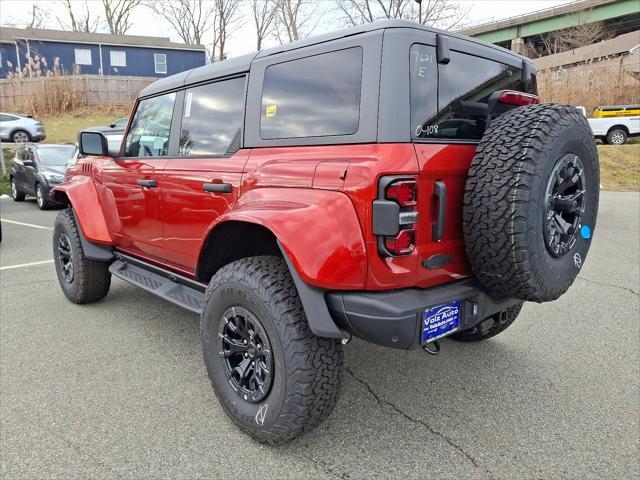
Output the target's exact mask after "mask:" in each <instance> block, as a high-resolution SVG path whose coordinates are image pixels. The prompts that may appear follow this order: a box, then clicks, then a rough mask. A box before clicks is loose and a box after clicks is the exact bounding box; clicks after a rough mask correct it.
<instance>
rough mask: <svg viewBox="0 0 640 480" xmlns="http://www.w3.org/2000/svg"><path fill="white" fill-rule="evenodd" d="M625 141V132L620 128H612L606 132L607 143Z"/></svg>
mask: <svg viewBox="0 0 640 480" xmlns="http://www.w3.org/2000/svg"><path fill="white" fill-rule="evenodd" d="M626 141H627V132H625V131H624V130H623V129H621V128H614V129H613V130H611V131H610V132H609V133H607V143H608V144H609V145H623V144H625V143H626Z"/></svg>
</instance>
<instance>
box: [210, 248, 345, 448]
mask: <svg viewBox="0 0 640 480" xmlns="http://www.w3.org/2000/svg"><path fill="white" fill-rule="evenodd" d="M232 306H241V307H243V308H247V309H248V310H250V311H252V312H253V313H254V314H255V316H256V317H257V318H258V319H259V321H260V322H261V324H262V325H263V327H264V329H265V331H266V332H267V336H268V337H269V341H270V343H271V348H272V351H273V361H274V372H273V380H272V385H271V388H270V390H269V392H268V394H267V396H266V397H264V399H262V400H261V401H260V402H258V403H251V402H249V401H246V400H244V399H243V398H242V397H241V396H240V395H239V394H238V392H237V391H236V390H234V389H233V388H232V386H231V385H230V382H229V381H228V377H227V370H226V367H225V366H224V360H223V359H222V356H221V355H220V347H219V344H218V339H217V336H218V331H219V330H218V329H219V326H220V322H222V321H224V320H223V319H222V315H223V312H225V311H227V310H228V309H229V308H230V307H232ZM200 334H201V338H202V347H203V354H204V362H205V365H206V368H207V372H208V375H209V379H210V381H211V385H212V386H213V390H214V392H215V394H216V396H217V397H218V400H219V401H220V403H221V405H222V407H223V408H224V410H225V412H226V413H227V414H228V415H229V417H230V418H231V419H232V420H233V422H234V423H235V424H236V425H238V427H240V429H242V430H243V431H245V432H246V433H248V434H249V435H251V436H252V437H253V438H255V439H256V440H258V441H260V442H265V443H269V444H272V445H276V444H282V443H285V442H287V441H290V440H292V439H293V438H295V437H297V436H298V435H300V434H301V433H303V432H305V431H307V430H309V429H311V428H313V427H315V426H316V425H318V424H319V423H320V422H322V421H323V420H324V419H325V418H326V417H327V416H328V415H329V413H330V412H331V411H332V409H333V407H334V406H335V404H336V401H337V398H338V392H339V388H340V379H341V370H342V364H343V352H342V345H341V344H340V341H339V340H336V339H332V338H322V337H317V336H315V335H314V334H313V333H312V332H311V330H310V329H309V324H308V322H307V319H306V316H305V313H304V310H303V308H302V304H301V303H300V299H299V297H298V293H297V291H296V287H295V285H294V283H293V280H292V278H291V275H290V273H289V270H288V268H287V265H286V264H285V262H284V261H283V259H282V258H279V257H275V256H259V257H249V258H245V259H242V260H238V261H235V262H232V263H230V264H228V265H226V266H224V267H223V268H221V269H220V270H219V271H218V272H217V273H216V274H215V275H214V277H213V278H212V279H211V282H210V283H209V285H208V287H207V290H206V293H205V308H204V309H203V312H202V315H201V319H200ZM265 405H267V406H266V407H265ZM261 409H263V410H261ZM259 411H262V412H263V414H264V416H262V417H259V416H258V412H259ZM259 421H261V423H260V424H259V423H258V422H259Z"/></svg>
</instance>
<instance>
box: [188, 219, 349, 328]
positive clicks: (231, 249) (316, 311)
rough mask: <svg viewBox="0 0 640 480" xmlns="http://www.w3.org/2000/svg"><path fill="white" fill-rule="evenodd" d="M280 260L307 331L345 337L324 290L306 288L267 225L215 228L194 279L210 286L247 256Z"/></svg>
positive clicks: (240, 223) (235, 223)
mask: <svg viewBox="0 0 640 480" xmlns="http://www.w3.org/2000/svg"><path fill="white" fill-rule="evenodd" d="M260 255H273V256H278V257H282V258H283V259H284V261H285V263H286V264H287V268H288V269H289V273H290V274H291V277H292V279H293V282H294V284H295V286H296V290H297V291H298V296H299V297H300V302H301V303H302V308H303V309H304V312H305V315H306V317H307V321H308V322H309V328H311V331H312V332H313V333H314V334H315V335H317V336H320V337H331V338H345V337H346V335H345V334H344V333H343V332H342V331H341V330H340V328H339V327H338V326H337V325H336V323H335V322H334V320H333V318H332V317H331V314H330V313H329V309H328V307H327V303H326V300H325V296H324V294H325V290H324V289H322V288H318V287H315V286H313V285H309V284H308V283H306V282H304V281H303V280H302V278H301V277H300V275H299V273H298V271H297V270H296V268H295V266H294V265H293V263H292V261H291V259H290V258H289V254H288V253H287V251H286V250H285V248H284V247H283V245H282V244H281V243H280V241H279V240H278V238H277V237H276V235H275V234H274V233H273V232H272V231H271V230H270V229H269V228H267V227H266V226H264V225H261V224H259V223H253V222H249V221H238V220H229V221H225V222H222V223H221V224H219V225H217V226H216V227H215V228H214V229H213V230H212V231H211V232H210V233H209V235H208V236H207V238H206V240H205V242H204V245H203V248H202V249H201V253H200V257H199V259H198V265H197V267H196V280H198V281H200V282H203V283H209V281H210V280H211V278H212V277H213V275H215V273H216V272H217V271H218V270H219V269H220V268H222V267H224V266H225V265H228V264H229V263H231V262H234V261H236V260H240V259H242V258H246V257H253V256H260Z"/></svg>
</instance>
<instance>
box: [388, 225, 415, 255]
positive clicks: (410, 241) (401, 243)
mask: <svg viewBox="0 0 640 480" xmlns="http://www.w3.org/2000/svg"><path fill="white" fill-rule="evenodd" d="M384 246H385V248H386V249H387V250H388V251H389V252H390V253H392V254H393V255H396V256H399V255H409V254H410V253H411V252H413V250H414V249H415V248H416V231H415V229H413V228H406V229H404V230H400V231H399V232H398V234H397V235H396V236H395V237H385V239H384Z"/></svg>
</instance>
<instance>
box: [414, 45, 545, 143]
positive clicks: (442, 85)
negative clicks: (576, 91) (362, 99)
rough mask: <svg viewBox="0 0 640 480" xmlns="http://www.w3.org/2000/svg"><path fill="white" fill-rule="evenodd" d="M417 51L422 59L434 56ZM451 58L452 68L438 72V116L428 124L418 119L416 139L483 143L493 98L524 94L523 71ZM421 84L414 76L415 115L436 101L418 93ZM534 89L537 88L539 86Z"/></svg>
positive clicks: (457, 56) (424, 49) (456, 54)
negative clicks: (508, 92)
mask: <svg viewBox="0 0 640 480" xmlns="http://www.w3.org/2000/svg"><path fill="white" fill-rule="evenodd" d="M414 51H417V52H419V54H421V55H422V54H424V52H433V47H426V46H423V45H414V46H413V47H412V53H413V52H414ZM450 56H451V61H450V62H449V63H448V64H441V65H439V66H438V68H437V75H438V81H437V84H438V94H437V98H438V109H437V114H436V115H435V116H431V117H429V116H428V114H427V115H426V116H425V120H420V119H419V118H415V119H414V126H416V129H415V131H414V138H443V139H455V140H479V139H481V138H482V135H483V134H484V131H485V128H486V126H487V125H486V124H487V114H488V101H489V97H490V96H491V94H492V93H494V92H495V91H497V90H517V91H524V87H523V82H522V71H521V69H520V68H517V67H513V66H511V65H505V64H503V63H499V62H495V61H492V60H487V59H485V58H480V57H475V56H473V55H467V54H464V53H459V52H454V51H452V52H451V55H450ZM417 83H418V82H417V81H416V79H415V75H412V77H411V111H412V114H413V112H414V111H419V110H420V109H423V108H424V106H423V105H425V104H429V102H431V101H432V99H431V98H427V93H426V92H421V91H420V90H419V89H418V86H417ZM532 85H533V88H535V82H532ZM431 95H432V96H433V92H432V93H431ZM416 122H422V123H418V124H417V125H416Z"/></svg>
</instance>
